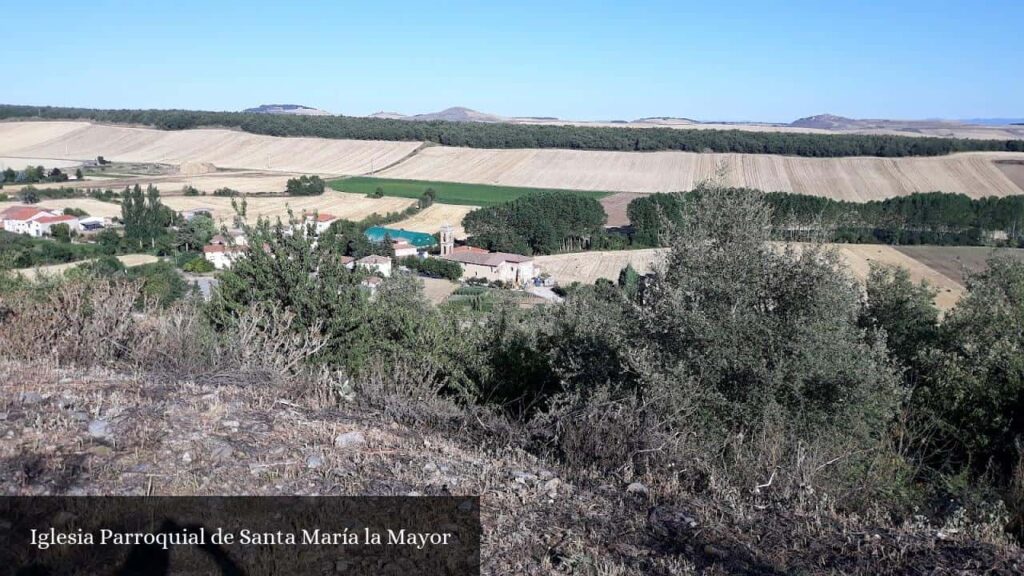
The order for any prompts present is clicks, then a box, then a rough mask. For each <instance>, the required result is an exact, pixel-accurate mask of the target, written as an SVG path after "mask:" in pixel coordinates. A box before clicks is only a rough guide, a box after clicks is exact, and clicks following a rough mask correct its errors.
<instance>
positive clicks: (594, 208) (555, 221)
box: [462, 192, 608, 254]
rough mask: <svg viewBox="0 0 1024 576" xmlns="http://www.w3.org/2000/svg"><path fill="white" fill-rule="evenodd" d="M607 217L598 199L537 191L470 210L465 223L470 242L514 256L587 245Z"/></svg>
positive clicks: (600, 234)
mask: <svg viewBox="0 0 1024 576" xmlns="http://www.w3.org/2000/svg"><path fill="white" fill-rule="evenodd" d="M607 219H608V216H607V215H606V214H605V212H604V208H603V207H602V206H601V203H600V202H598V201H597V200H595V199H593V198H589V197H585V196H578V195H576V194H562V193H558V192H537V193H533V194H527V195H526V196H521V197H519V198H516V199H515V200H512V201H511V202H505V203H503V204H498V205H496V206H488V207H484V208H480V209H478V210H474V211H472V212H470V213H469V214H467V215H466V217H465V218H464V219H463V221H462V222H463V226H465V228H466V232H467V233H468V234H469V243H470V244H472V245H473V246H479V247H481V248H486V249H488V250H493V251H499V252H514V253H517V254H553V253H556V252H566V251H572V250H585V249H588V248H590V247H591V244H592V243H593V241H594V239H596V238H602V237H604V235H605V232H604V224H605V222H606V221H607Z"/></svg>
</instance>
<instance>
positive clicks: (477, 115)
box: [370, 106, 509, 122]
mask: <svg viewBox="0 0 1024 576" xmlns="http://www.w3.org/2000/svg"><path fill="white" fill-rule="evenodd" d="M370 118H390V119H394V120H413V121H418V122H429V121H431V120H443V121H445V122H508V120H509V119H508V118H505V117H503V116H497V115H495V114H487V113H486V112H478V111H477V110H473V109H472V108H464V107H462V106H455V107H453V108H446V109H444V110H441V111H440V112H431V113H429V114H416V115H414V116H406V115H404V114H399V113H397V112H377V113H375V114H371V115H370Z"/></svg>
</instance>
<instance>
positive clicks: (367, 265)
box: [356, 254, 391, 278]
mask: <svg viewBox="0 0 1024 576" xmlns="http://www.w3.org/2000/svg"><path fill="white" fill-rule="evenodd" d="M356 264H357V265H358V266H359V267H360V268H363V269H365V270H369V271H370V272H375V273H377V274H380V275H381V276H383V277H385V278H388V277H390V276H391V258H388V257H387V256H377V255H376V254H371V255H370V256H366V257H363V258H360V259H359V260H356Z"/></svg>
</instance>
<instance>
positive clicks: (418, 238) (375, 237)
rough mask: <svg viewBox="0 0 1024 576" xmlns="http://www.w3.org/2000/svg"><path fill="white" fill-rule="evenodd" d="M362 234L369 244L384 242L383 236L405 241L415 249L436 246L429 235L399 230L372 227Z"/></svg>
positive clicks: (435, 242) (432, 237)
mask: <svg viewBox="0 0 1024 576" xmlns="http://www.w3.org/2000/svg"><path fill="white" fill-rule="evenodd" d="M364 234H366V237H367V238H368V239H369V240H370V241H371V242H382V241H384V237H385V236H391V239H392V240H405V241H406V242H408V243H409V244H412V245H413V246H416V247H417V248H425V247H428V246H433V245H435V244H437V241H436V240H434V236H433V235H431V234H427V233H424V232H413V231H411V230H402V229H399V228H385V227H383V226H373V227H371V228H367V229H366V232H364Z"/></svg>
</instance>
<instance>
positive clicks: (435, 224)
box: [389, 203, 476, 239]
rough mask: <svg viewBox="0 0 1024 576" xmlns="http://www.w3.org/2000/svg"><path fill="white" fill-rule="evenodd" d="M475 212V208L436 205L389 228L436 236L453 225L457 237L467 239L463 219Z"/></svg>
mask: <svg viewBox="0 0 1024 576" xmlns="http://www.w3.org/2000/svg"><path fill="white" fill-rule="evenodd" d="M473 210H476V207H475V206H455V205H454V204H436V203H435V204H433V205H431V206H430V207H429V208H427V209H426V210H421V211H419V212H418V213H416V214H415V215H413V216H412V217H410V218H406V219H405V220H402V221H399V222H396V223H394V224H390V225H389V226H391V227H392V228H404V229H406V230H412V231H414V232H425V233H427V234H436V233H437V231H438V230H440V229H441V226H442V225H443V224H451V225H452V226H453V227H454V228H455V237H456V238H460V239H461V238H465V237H466V230H465V228H463V227H462V219H463V218H465V217H466V214H469V213H470V212H472V211H473Z"/></svg>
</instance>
